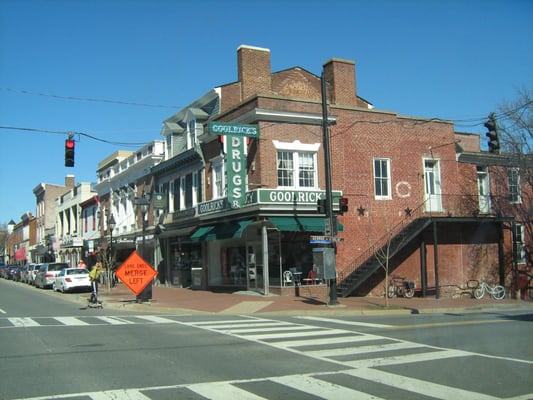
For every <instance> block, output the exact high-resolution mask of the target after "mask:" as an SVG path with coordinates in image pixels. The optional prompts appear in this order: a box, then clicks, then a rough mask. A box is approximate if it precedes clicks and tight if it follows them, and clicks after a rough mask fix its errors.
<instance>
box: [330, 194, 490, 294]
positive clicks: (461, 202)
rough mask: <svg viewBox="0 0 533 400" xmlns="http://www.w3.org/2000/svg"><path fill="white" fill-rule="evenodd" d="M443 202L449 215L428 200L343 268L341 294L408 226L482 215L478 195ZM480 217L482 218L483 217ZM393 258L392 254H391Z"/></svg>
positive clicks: (339, 283) (339, 279) (450, 197)
mask: <svg viewBox="0 0 533 400" xmlns="http://www.w3.org/2000/svg"><path fill="white" fill-rule="evenodd" d="M442 199H443V201H445V202H446V209H447V212H446V214H447V215H443V213H442V210H434V211H431V209H430V207H428V204H427V203H428V200H426V201H424V202H423V203H421V204H420V205H418V206H417V207H416V208H415V209H413V210H409V215H408V216H407V217H406V218H404V219H402V220H401V221H400V222H398V223H397V224H396V225H394V226H393V227H392V228H391V229H389V230H388V231H387V232H386V233H385V234H384V235H383V236H381V237H380V238H378V239H377V240H376V241H374V242H373V243H372V244H371V245H370V246H369V247H368V248H367V249H366V250H365V251H363V252H362V253H361V254H360V255H359V256H358V257H357V258H355V259H354V260H353V261H352V262H351V263H350V264H348V265H347V266H345V267H344V268H342V270H341V273H340V274H339V276H338V277H337V288H338V290H339V292H343V291H345V290H347V289H349V288H350V285H351V283H352V282H351V279H350V277H352V276H353V275H354V272H355V271H357V269H358V268H359V267H361V266H362V265H363V264H364V263H365V262H366V261H368V260H370V259H371V258H372V257H374V256H375V255H376V254H378V252H379V251H380V250H381V249H383V248H384V246H386V245H387V243H389V242H390V241H391V240H394V238H395V237H396V236H397V235H398V234H400V232H402V231H403V230H404V229H405V228H406V227H407V226H408V225H410V224H411V223H413V222H414V221H415V220H417V219H419V218H423V217H425V218H430V217H433V214H434V213H435V214H436V215H438V216H440V217H443V216H448V217H452V216H453V217H468V216H469V217H472V216H476V217H477V216H478V215H480V211H479V210H478V207H479V200H478V199H479V198H478V196H477V195H466V194H458V195H442ZM481 215H489V216H490V215H494V209H491V210H490V211H489V212H488V214H481ZM481 215H480V216H481ZM391 256H392V254H391Z"/></svg>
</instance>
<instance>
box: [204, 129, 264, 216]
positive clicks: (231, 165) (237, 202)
mask: <svg viewBox="0 0 533 400" xmlns="http://www.w3.org/2000/svg"><path fill="white" fill-rule="evenodd" d="M209 133H210V134H211V135H219V136H225V137H226V138H227V140H224V151H225V153H226V182H227V187H228V203H229V206H230V208H241V207H242V206H243V205H244V200H245V194H246V153H247V152H246V138H248V137H252V138H258V137H259V126H257V125H244V124H233V123H228V122H210V123H209Z"/></svg>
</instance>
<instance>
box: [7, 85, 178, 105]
mask: <svg viewBox="0 0 533 400" xmlns="http://www.w3.org/2000/svg"><path fill="white" fill-rule="evenodd" d="M0 89H1V90H5V91H7V92H14V93H22V94H28V95H31V96H42V97H51V98H55V99H61V100H76V101H90V102H94V103H111V104H122V105H127V106H138V107H153V108H171V109H180V108H181V107H178V106H169V105H164V104H149V103H135V102H131V101H121V100H108V99H94V98H90V97H76V96H59V95H56V94H49V93H39V92H32V91H29V90H23V89H12V88H0Z"/></svg>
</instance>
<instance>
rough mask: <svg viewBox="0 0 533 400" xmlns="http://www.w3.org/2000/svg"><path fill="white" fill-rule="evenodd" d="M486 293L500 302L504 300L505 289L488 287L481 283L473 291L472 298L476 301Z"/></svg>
mask: <svg viewBox="0 0 533 400" xmlns="http://www.w3.org/2000/svg"><path fill="white" fill-rule="evenodd" d="M485 293H488V294H490V295H491V296H492V298H493V299H494V300H502V299H503V298H505V288H504V287H503V286H502V285H493V286H491V285H489V284H487V283H485V282H481V283H480V284H479V286H478V287H476V288H475V289H474V297H475V298H476V299H478V300H480V299H482V298H483V297H484V296H485Z"/></svg>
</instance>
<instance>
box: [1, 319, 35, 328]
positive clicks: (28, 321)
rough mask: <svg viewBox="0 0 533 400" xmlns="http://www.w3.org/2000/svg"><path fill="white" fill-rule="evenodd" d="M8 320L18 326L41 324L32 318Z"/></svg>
mask: <svg viewBox="0 0 533 400" xmlns="http://www.w3.org/2000/svg"><path fill="white" fill-rule="evenodd" d="M7 320H8V321H9V322H11V323H12V324H13V326H16V327H26V326H39V324H38V323H37V322H36V321H34V320H33V319H31V318H8V319H7Z"/></svg>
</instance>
